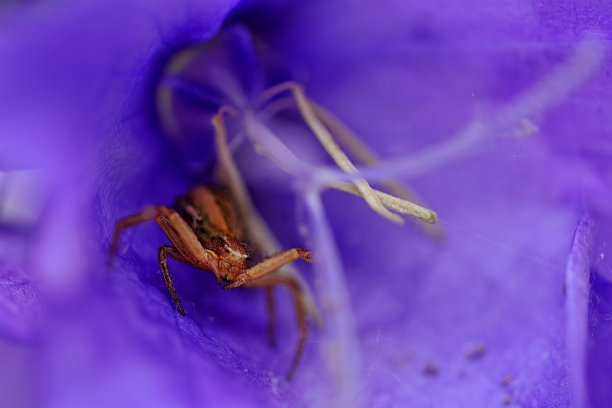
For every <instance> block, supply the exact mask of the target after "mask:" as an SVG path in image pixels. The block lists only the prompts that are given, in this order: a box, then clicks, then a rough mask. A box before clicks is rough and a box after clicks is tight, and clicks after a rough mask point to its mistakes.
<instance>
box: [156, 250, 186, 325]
mask: <svg viewBox="0 0 612 408" xmlns="http://www.w3.org/2000/svg"><path fill="white" fill-rule="evenodd" d="M167 257H170V258H172V259H174V260H176V261H179V262H183V263H186V264H190V263H191V262H189V260H187V259H185V258H184V257H183V256H182V255H181V254H180V252H179V251H177V250H176V248H173V247H171V246H167V245H164V246H162V247H160V248H159V251H158V252H157V259H158V260H159V266H161V270H162V277H163V278H164V284H165V285H166V288H168V292H170V296H171V297H172V300H174V303H176V306H177V308H178V311H179V313H180V314H181V315H183V316H185V310H184V309H183V305H181V299H180V298H179V296H178V293H176V289H174V283H173V281H172V275H171V274H170V269H168V259H167Z"/></svg>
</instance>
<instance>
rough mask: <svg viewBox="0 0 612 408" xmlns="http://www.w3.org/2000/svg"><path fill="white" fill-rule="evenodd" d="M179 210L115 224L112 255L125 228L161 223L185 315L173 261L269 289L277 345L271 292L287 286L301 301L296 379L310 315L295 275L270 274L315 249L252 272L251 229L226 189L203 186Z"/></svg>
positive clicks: (273, 259) (282, 256)
mask: <svg viewBox="0 0 612 408" xmlns="http://www.w3.org/2000/svg"><path fill="white" fill-rule="evenodd" d="M176 207H177V208H176V210H174V209H172V208H170V207H166V206H153V207H149V208H147V209H145V210H144V211H142V212H140V213H138V214H134V215H131V216H129V217H126V218H123V219H121V220H120V221H119V222H117V224H116V226H115V232H114V235H113V240H112V243H111V250H110V256H111V257H113V256H114V254H115V253H116V252H117V247H118V244H119V238H120V236H121V232H122V231H123V229H125V228H127V227H131V226H133V225H136V224H140V223H143V222H146V221H151V220H155V222H157V225H159V226H160V228H161V229H162V230H163V231H164V233H165V234H166V236H167V237H168V239H169V240H170V243H171V244H172V246H168V245H163V246H161V247H160V248H159V251H158V259H159V264H160V266H161V270H162V276H163V279H164V283H165V284H166V287H167V288H168V291H169V292H170V296H171V297H172V299H173V300H174V302H175V303H176V306H177V308H178V310H179V313H180V314H181V315H183V316H184V315H185V310H184V309H183V306H182V305H181V300H180V298H179V296H178V294H177V293H176V290H175V289H174V285H173V282H172V275H171V274H170V270H169V269H168V260H167V258H168V257H169V258H171V259H174V260H176V261H179V262H183V263H186V264H189V265H193V266H195V267H196V268H198V269H203V270H207V271H211V272H212V273H213V274H214V275H215V278H216V279H217V282H219V284H222V282H226V283H227V284H226V285H225V286H224V287H223V288H224V289H233V288H236V287H239V286H245V287H262V288H266V289H267V290H266V296H267V300H268V302H267V303H268V311H269V313H270V318H271V320H270V327H269V336H270V341H271V342H272V343H273V342H274V338H273V336H274V303H273V298H272V291H271V288H272V287H273V286H276V285H287V286H288V288H289V289H290V291H291V294H292V296H293V299H294V301H295V308H296V313H297V319H298V326H299V330H300V338H299V342H298V347H297V350H296V351H295V354H294V357H293V362H292V365H291V369H290V370H289V373H288V374H287V378H288V379H290V378H291V377H292V375H293V373H294V371H295V368H296V367H297V364H298V362H299V360H300V357H301V354H302V351H303V348H304V342H305V340H306V335H307V330H308V328H307V325H306V313H305V310H304V306H303V303H302V300H301V288H300V285H299V284H298V282H297V281H296V280H295V279H294V278H292V277H291V276H284V275H279V274H274V275H270V273H272V272H274V271H276V270H277V269H278V268H280V267H281V266H283V265H285V264H287V263H290V262H293V261H295V260H297V259H299V258H301V259H303V260H305V261H306V262H311V258H310V251H308V250H306V249H302V248H291V249H288V250H286V251H282V252H279V253H277V254H275V255H272V256H270V257H268V258H267V259H264V260H263V261H261V262H259V263H257V264H256V265H253V266H251V267H249V268H247V263H248V261H249V260H250V259H251V257H250V255H251V254H250V253H249V250H248V246H247V245H246V243H245V241H246V236H245V231H244V228H243V226H242V223H241V222H240V218H239V217H238V213H237V211H236V209H235V208H234V206H233V205H232V201H231V200H230V199H229V197H228V195H227V194H226V192H225V191H224V190H223V189H221V188H218V187H213V186H197V187H195V188H194V189H192V190H191V191H190V192H189V194H188V195H187V196H184V197H183V196H182V197H178V198H177V201H176ZM177 210H178V212H177Z"/></svg>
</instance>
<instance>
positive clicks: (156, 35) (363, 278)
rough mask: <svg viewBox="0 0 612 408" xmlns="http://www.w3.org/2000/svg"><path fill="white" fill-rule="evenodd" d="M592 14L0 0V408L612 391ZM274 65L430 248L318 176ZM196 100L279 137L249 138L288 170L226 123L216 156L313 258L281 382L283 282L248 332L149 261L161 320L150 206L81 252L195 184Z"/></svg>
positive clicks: (499, 6)
mask: <svg viewBox="0 0 612 408" xmlns="http://www.w3.org/2000/svg"><path fill="white" fill-rule="evenodd" d="M611 16H612V6H611V5H610V4H609V2H608V1H598V0H589V1H565V2H555V1H532V0H525V1H523V0H519V1H516V0H515V1H502V2H495V3H491V2H487V1H481V0H473V1H469V2H456V1H450V0H435V1H431V2H427V5H425V2H417V1H405V2H384V3H381V2H375V1H362V0H357V1H356V0H353V1H348V0H338V1H333V2H330V1H322V0H321V1H319V0H315V1H309V2H302V1H283V0H276V1H275V0H262V1H255V0H252V1H243V2H239V1H225V0H212V1H211V0H206V1H204V0H200V1H187V0H177V1H174V2H161V1H158V0H129V1H126V0H124V1H115V0H107V1H90V2H85V3H84V2H76V1H62V2H44V3H37V2H12V3H7V4H3V5H2V6H0V19H1V20H2V21H1V22H0V61H2V63H1V64H0V284H1V286H0V335H1V336H0V354H1V358H2V362H3V364H2V365H1V368H0V395H1V400H2V403H1V404H0V405H2V406H7V407H22V406H26V407H27V406H42V407H82V406H87V407H109V406H117V407H124V406H125V407H137V406H146V407H202V406H206V407H250V406H253V407H258V406H266V407H269V406H271V407H275V406H292V407H293V406H295V407H319V406H322V407H325V406H346V407H353V406H364V407H406V406H414V407H420V406H433V407H466V406H472V407H495V406H510V407H609V406H612V387H610V383H611V381H612V263H611V261H610V260H611V259H612V99H611V98H610V95H611V92H612V49H611V45H612V44H611V42H610V35H611V34H612V17H611ZM215 38H216V40H214V41H215V42H214V43H213V45H210V46H206V47H204V48H203V51H201V54H199V55H200V56H199V57H198V58H196V59H195V60H193V61H192V62H191V63H190V65H188V67H187V68H185V67H183V68H182V69H181V70H179V71H178V72H171V71H169V68H168V67H169V66H170V64H171V62H172V61H176V59H173V58H176V55H179V54H180V52H181V51H182V50H185V49H187V48H188V47H193V46H194V45H196V44H201V43H206V42H209V41H211V40H213V39H215ZM286 80H292V81H296V82H298V83H300V84H302V85H303V87H304V89H305V91H306V93H307V94H308V96H309V97H311V98H312V100H314V101H316V102H317V103H318V104H320V105H321V106H323V107H325V108H326V109H327V110H329V111H330V112H333V113H334V115H335V116H337V117H338V118H340V119H341V120H342V121H344V122H345V123H346V124H347V125H348V126H349V127H350V128H351V129H353V130H354V131H355V132H356V133H357V134H358V135H359V136H360V137H361V139H362V140H363V141H364V142H365V143H366V144H368V145H369V146H371V147H372V149H373V150H374V151H375V152H376V153H377V154H379V155H380V156H381V157H382V158H383V159H384V163H383V164H381V165H378V166H373V167H367V168H366V167H361V170H362V174H363V175H364V176H365V177H366V178H367V179H368V180H369V181H371V182H372V183H373V184H374V185H377V183H378V182H381V181H383V180H385V179H389V178H391V179H395V180H399V181H401V182H402V183H404V184H405V185H406V186H409V187H410V189H411V190H413V191H414V192H415V193H416V194H417V195H418V197H419V200H420V203H422V204H424V205H426V206H428V207H429V208H432V209H433V210H435V211H436V212H437V214H438V221H439V222H438V224H437V226H438V229H437V230H436V231H437V232H438V237H437V238H433V237H432V234H431V230H426V229H424V228H422V225H420V224H418V223H417V222H414V221H412V220H406V221H407V222H406V225H404V226H398V225H394V224H392V223H390V222H389V221H387V220H385V219H384V218H382V217H380V216H379V215H377V214H375V213H374V212H372V211H371V210H370V209H369V208H368V206H367V205H366V204H365V203H364V202H363V201H362V200H359V199H356V198H355V197H351V196H348V195H346V194H343V193H340V192H337V191H332V190H326V189H324V188H323V186H325V185H326V184H327V183H329V182H331V181H337V180H346V176H343V175H342V174H340V173H339V171H337V170H335V169H334V168H333V167H331V165H332V162H331V160H330V159H329V158H328V156H327V154H326V153H325V151H324V150H323V149H322V148H321V146H320V145H319V144H318V142H317V141H316V139H315V138H314V136H313V135H312V134H311V132H310V131H309V130H308V128H307V127H306V126H305V125H304V123H303V120H302V119H301V118H300V117H299V116H298V115H296V114H295V112H291V111H289V112H284V113H282V114H279V115H276V116H270V115H268V116H266V112H263V111H258V110H257V109H255V108H253V107H254V106H255V102H254V101H256V100H257V98H258V96H259V95H260V94H261V92H262V91H263V90H265V89H266V88H268V87H270V86H273V85H276V84H278V83H280V82H282V81H286ZM161 89H165V92H170V94H171V95H172V97H173V98H174V101H175V102H174V105H173V109H172V111H171V117H172V119H173V120H174V121H175V123H173V124H170V125H172V126H174V127H171V126H170V125H169V124H168V122H167V121H166V122H164V119H167V118H168V117H167V116H166V117H164V115H163V114H161V113H160V109H159V106H160V105H159V96H160V90H161ZM221 104H232V105H234V106H238V107H239V108H240V109H244V110H245V111H246V110H248V109H255V111H254V114H255V115H256V117H257V118H258V121H260V123H261V124H262V126H263V129H268V130H269V131H270V132H271V134H273V135H275V136H276V137H277V138H278V139H279V140H282V141H283V142H284V143H285V144H286V145H287V146H288V147H289V150H290V151H291V152H292V155H289V152H287V151H285V150H283V149H280V148H274V147H273V148H272V150H271V152H272V153H273V155H275V157H277V158H279V160H281V161H282V160H285V161H286V163H287V165H288V166H289V167H290V169H293V170H295V171H294V172H293V174H292V175H289V174H287V173H286V172H284V171H283V170H281V169H280V168H279V167H278V166H277V165H276V164H275V163H274V162H272V161H270V160H269V159H268V158H266V157H264V156H261V155H258V154H257V153H256V152H255V151H254V149H253V146H252V144H251V143H250V142H249V141H244V143H242V144H241V145H240V147H239V148H237V149H236V151H235V152H234V153H235V154H234V156H235V158H236V161H237V162H238V166H239V169H240V171H241V173H242V174H243V175H244V177H245V179H246V182H247V185H248V188H249V190H250V192H251V195H252V198H253V201H254V203H255V204H256V206H257V208H258V210H259V211H260V212H261V214H262V215H263V218H264V219H265V220H266V221H267V222H268V223H269V225H270V228H271V230H272V231H273V232H274V233H275V235H276V236H277V237H278V238H279V241H280V242H281V244H282V246H283V247H284V248H289V247H293V246H304V247H307V248H309V249H312V250H313V253H314V254H315V257H316V264H315V265H314V266H309V265H305V264H296V267H297V268H298V269H299V271H300V273H301V275H303V276H304V278H305V280H306V281H307V282H308V283H309V286H310V287H312V291H313V295H314V298H315V300H316V302H317V304H318V307H319V309H320V311H321V315H322V318H323V322H322V325H320V326H317V325H316V324H315V322H314V321H312V319H311V321H310V323H309V327H310V334H309V337H308V340H307V342H306V348H305V353H304V356H303V359H302V361H301V363H300V366H299V367H298V370H297V372H296V375H295V378H294V379H293V380H292V381H291V382H287V381H286V380H285V378H284V376H285V373H286V372H287V369H288V368H289V365H290V361H291V358H292V356H293V352H294V350H295V344H296V340H297V329H296V323H295V315H294V310H293V305H292V302H291V299H290V297H289V295H288V293H287V292H286V291H285V290H284V289H283V290H278V291H277V294H276V299H277V305H278V313H277V314H278V316H277V318H278V327H277V334H278V338H277V347H276V348H271V347H269V346H268V342H267V338H266V328H267V315H266V308H265V298H264V294H263V292H262V291H257V290H242V289H240V290H234V291H223V290H221V289H220V288H219V287H218V285H217V283H216V282H215V280H214V277H213V276H212V274H209V273H205V272H202V271H198V270H195V269H194V268H192V267H189V266H185V265H180V264H178V263H176V262H172V263H171V265H170V267H171V270H172V272H173V274H174V277H175V283H176V287H177V291H178V292H179V294H180V296H181V299H182V301H183V305H184V306H185V311H186V314H187V316H186V317H182V316H180V315H179V314H178V313H177V312H176V309H175V307H174V305H173V304H172V303H171V301H170V297H169V295H168V293H167V290H166V288H165V287H164V284H163V281H162V279H161V276H160V272H159V265H158V263H157V256H156V254H157V248H158V247H159V246H161V245H164V244H166V243H167V239H166V238H165V237H164V235H163V233H162V232H161V231H160V230H159V228H158V227H157V226H156V225H155V223H148V224H144V225H142V226H139V227H136V228H133V229H131V230H129V231H128V232H126V233H125V234H124V236H123V238H122V241H121V245H120V251H119V252H120V254H119V257H118V259H117V261H116V266H115V268H114V269H113V270H109V269H108V268H107V267H106V257H107V253H108V245H109V240H110V235H111V233H112V229H113V227H114V224H115V222H116V221H117V219H119V218H121V217H123V216H125V215H128V214H131V213H135V212H138V211H139V210H141V209H142V208H144V207H145V206H147V205H150V204H166V205H171V204H172V202H173V200H174V197H176V196H177V195H179V194H183V193H185V192H186V191H187V190H188V189H189V188H191V187H193V186H194V185H196V184H199V183H203V182H207V181H210V180H212V179H213V174H212V168H213V165H214V162H215V159H216V157H215V153H214V147H213V132H212V127H210V125H209V121H210V118H211V116H212V115H213V114H214V113H215V112H216V110H217V109H218V108H219V106H220V105H221ZM267 113H269V112H267ZM169 126H170V127H169ZM259 132H260V133H259V136H261V137H262V138H264V136H266V135H267V134H268V133H266V132H264V131H263V130H261V128H260V130H259ZM229 137H230V139H231V140H235V141H240V140H241V138H244V137H245V132H244V128H243V127H241V122H240V121H233V122H230V126H229ZM262 140H264V139H262ZM293 155H295V156H293ZM296 158H297V159H300V160H303V161H304V162H306V163H309V164H312V165H313V166H316V168H314V170H312V172H309V171H303V170H304V168H303V167H300V165H298V164H299V163H298V161H297V160H296Z"/></svg>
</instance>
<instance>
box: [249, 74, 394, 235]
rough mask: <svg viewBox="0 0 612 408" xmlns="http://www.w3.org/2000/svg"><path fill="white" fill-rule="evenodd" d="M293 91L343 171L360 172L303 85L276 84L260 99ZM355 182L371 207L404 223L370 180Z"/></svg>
mask: <svg viewBox="0 0 612 408" xmlns="http://www.w3.org/2000/svg"><path fill="white" fill-rule="evenodd" d="M287 90H288V91H291V93H292V95H293V97H294V98H295V101H296V103H297V106H298V110H299V111H300V113H301V114H302V117H303V118H304V121H305V122H306V124H307V125H308V127H309V128H310V130H312V132H313V133H314V134H315V136H316V137H317V139H318V140H319V142H320V143H321V145H323V147H324V148H325V150H326V151H327V152H328V153H329V155H330V156H331V157H332V159H333V160H334V162H336V164H337V165H338V167H340V169H341V170H342V171H344V172H345V173H349V174H356V173H358V170H357V168H356V167H355V165H354V164H353V163H352V162H351V161H350V159H349V158H348V157H347V156H346V154H345V153H344V152H343V151H342V149H340V147H339V146H338V144H337V143H336V142H335V141H334V138H333V137H332V135H331V134H330V133H329V131H328V130H327V128H326V127H325V125H323V123H321V121H320V120H319V119H318V118H317V115H316V113H315V112H314V109H313V108H312V106H311V104H310V102H309V101H308V98H306V95H305V94H304V91H303V90H302V87H301V86H299V85H298V84H295V83H293V82H285V83H282V84H279V85H276V86H274V87H272V88H270V89H268V90H267V91H265V92H263V93H262V96H261V98H260V101H262V102H265V101H267V100H269V99H270V98H272V97H274V96H275V95H276V94H278V93H280V92H283V91H287ZM353 184H355V186H356V187H357V188H358V189H359V191H360V192H361V196H362V197H363V198H364V199H365V200H366V202H367V203H368V205H369V206H370V208H372V209H373V210H374V211H376V212H377V213H379V214H380V215H382V216H383V217H385V218H388V219H389V220H391V221H393V222H395V223H398V224H403V223H404V220H403V219H402V218H401V217H399V216H398V215H397V214H393V213H392V212H391V211H389V210H388V209H386V208H385V207H384V205H383V204H382V203H381V202H380V200H379V199H378V196H377V195H376V194H375V193H374V190H373V189H372V187H370V185H369V184H368V182H367V181H366V180H365V179H363V178H357V179H354V180H353Z"/></svg>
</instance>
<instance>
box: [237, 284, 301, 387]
mask: <svg viewBox="0 0 612 408" xmlns="http://www.w3.org/2000/svg"><path fill="white" fill-rule="evenodd" d="M277 285H286V286H287V287H288V288H289V290H290V292H291V296H292V297H293V303H294V305H295V313H296V318H297V323H298V329H299V331H300V338H299V340H298V346H297V349H296V350H295V354H294V355H293V361H292V362H291V368H290V369H289V372H288V373H287V380H291V378H292V377H293V374H294V373H295V369H296V368H297V366H298V363H299V362H300V359H301V357H302V352H303V351H304V344H305V343H306V336H307V335H308V325H307V324H306V311H305V309H304V302H303V301H302V295H303V292H302V291H301V289H300V285H299V284H298V282H297V281H296V280H295V279H293V278H292V277H290V276H280V275H274V276H265V277H263V278H261V279H258V280H254V281H252V282H249V283H248V284H247V285H246V286H248V287H251V288H265V289H266V291H268V290H270V291H271V289H272V288H273V287H274V286H277Z"/></svg>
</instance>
